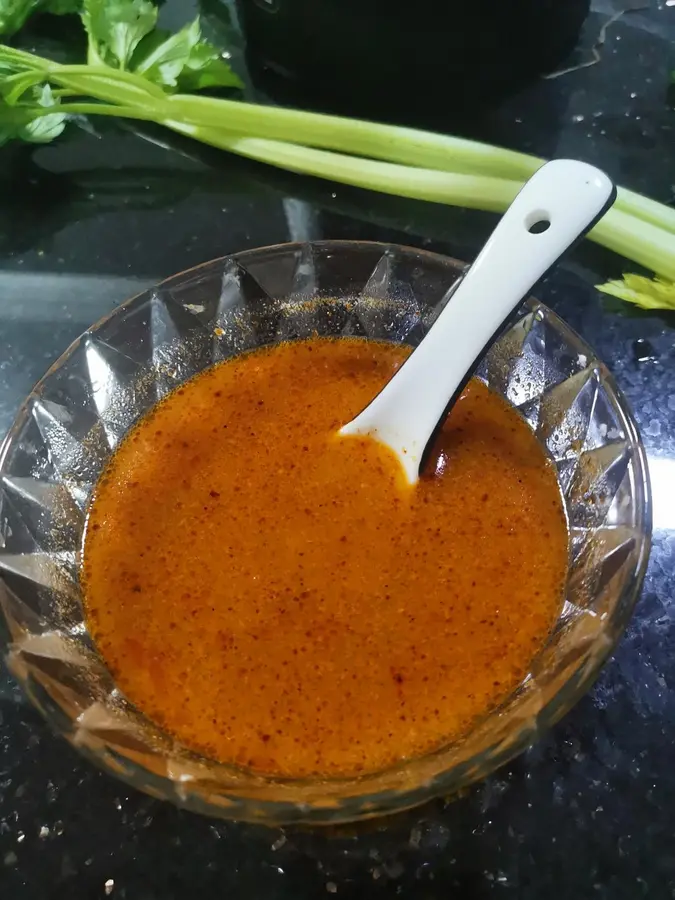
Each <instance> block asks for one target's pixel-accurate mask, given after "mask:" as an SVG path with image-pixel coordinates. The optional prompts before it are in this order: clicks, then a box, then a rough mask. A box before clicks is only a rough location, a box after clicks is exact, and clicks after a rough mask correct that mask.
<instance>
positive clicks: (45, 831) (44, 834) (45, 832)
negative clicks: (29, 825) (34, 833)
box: [38, 825, 49, 840]
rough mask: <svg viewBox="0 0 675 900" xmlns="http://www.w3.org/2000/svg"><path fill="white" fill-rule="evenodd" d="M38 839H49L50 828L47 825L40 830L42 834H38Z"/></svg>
mask: <svg viewBox="0 0 675 900" xmlns="http://www.w3.org/2000/svg"><path fill="white" fill-rule="evenodd" d="M38 837H40V838H42V840H44V839H45V838H48V837H49V828H48V826H47V825H43V826H42V828H41V829H40V832H39V834H38Z"/></svg>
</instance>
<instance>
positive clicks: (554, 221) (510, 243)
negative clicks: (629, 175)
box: [339, 159, 616, 484]
mask: <svg viewBox="0 0 675 900" xmlns="http://www.w3.org/2000/svg"><path fill="white" fill-rule="evenodd" d="M615 196H616V189H615V188H614V185H613V184H612V182H611V181H610V180H609V178H608V177H607V176H606V175H605V174H604V173H603V172H601V171H600V170H599V169H596V168H594V167H593V166H589V165H587V164H586V163H582V162H576V161H574V160H570V159H559V160H554V161H553V162H549V163H547V164H546V165H544V166H542V167H541V169H539V170H538V171H537V172H536V173H535V174H534V175H533V176H532V178H530V180H529V181H528V182H527V184H525V186H524V187H523V189H522V190H521V191H520V193H519V194H518V196H517V197H516V199H515V200H514V201H513V203H512V204H511V206H510V207H509V209H508V210H507V212H506V213H505V215H504V216H503V218H502V219H501V220H500V222H499V224H498V225H497V227H496V228H495V230H494V232H493V233H492V236H491V237H490V239H489V240H488V242H487V244H486V245H485V247H483V249H482V250H481V252H480V254H479V256H478V257H477V259H476V261H475V262H474V264H473V265H472V266H471V268H470V269H469V270H468V271H467V272H466V274H465V275H464V276H463V278H462V280H461V281H460V283H459V286H458V287H457V289H456V290H455V292H454V293H453V294H452V297H451V298H450V300H449V301H448V302H447V304H446V306H445V308H444V309H443V311H442V312H441V313H440V315H439V317H438V319H437V320H436V322H435V323H434V325H433V326H432V328H431V329H430V330H429V332H428V334H427V335H426V336H425V337H424V339H423V340H422V341H421V343H420V345H419V346H418V347H417V349H416V350H415V352H414V353H413V354H412V355H411V356H410V357H409V358H408V359H407V360H406V362H405V364H404V365H403V366H401V368H400V369H399V370H398V372H397V373H396V374H395V375H394V377H393V378H392V379H391V381H389V382H388V384H387V385H386V386H385V387H384V388H383V390H382V391H381V392H380V393H379V394H378V395H377V397H375V399H374V400H373V401H372V402H371V403H370V404H369V405H368V406H367V407H366V408H365V409H364V410H363V412H362V413H360V414H359V415H358V416H357V417H356V418H355V419H353V420H352V421H351V422H348V423H347V424H346V425H344V426H343V427H342V428H341V429H340V432H339V434H342V435H370V436H372V437H373V438H375V439H376V440H378V441H381V442H382V443H383V444H386V445H387V446H388V447H390V448H391V449H392V450H393V451H394V453H395V454H396V455H397V456H398V458H399V460H400V461H401V465H402V466H403V469H404V471H405V474H406V476H407V478H408V480H409V481H410V483H411V484H415V482H416V481H417V478H418V475H419V467H420V463H421V461H422V458H423V454H424V451H425V448H426V446H427V444H428V443H429V440H430V439H431V437H432V435H433V434H434V431H435V429H436V426H437V425H438V424H439V422H440V421H441V420H442V419H443V418H444V417H445V414H446V412H447V411H448V409H449V407H450V406H451V405H452V403H453V402H454V400H455V399H456V398H457V397H458V396H459V393H460V392H461V390H462V388H463V387H464V385H465V384H466V382H467V380H468V379H469V377H470V376H471V374H472V373H473V372H474V370H475V368H476V366H477V365H478V363H479V362H480V360H481V358H482V356H483V354H484V352H485V350H486V348H487V346H488V345H489V344H490V343H492V341H493V340H494V339H495V338H496V337H497V335H498V334H499V332H500V331H501V329H502V328H503V327H504V325H505V324H506V321H507V320H508V319H509V318H510V316H511V315H512V313H513V312H514V309H515V308H516V307H517V306H518V305H519V304H520V302H521V300H522V299H523V297H524V296H525V295H526V294H527V293H528V291H529V290H530V289H531V288H532V287H533V285H534V284H536V282H537V281H539V279H540V278H541V277H542V275H544V273H545V272H547V271H548V269H550V268H551V266H552V265H553V264H554V263H555V262H557V260H558V258H559V257H560V256H561V255H562V254H563V253H564V252H565V250H567V249H568V248H569V247H570V246H571V245H572V244H573V243H574V242H575V241H576V240H577V239H578V238H579V237H580V236H581V235H583V234H584V233H585V232H586V231H588V230H589V229H590V228H591V227H592V226H593V225H594V224H595V223H596V222H597V220H598V219H599V218H600V217H601V216H602V215H603V214H604V213H605V212H606V211H607V210H608V209H609V207H610V206H611V205H612V203H613V202H614V198H615Z"/></svg>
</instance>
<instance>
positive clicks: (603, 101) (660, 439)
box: [0, 0, 675, 900]
mask: <svg viewBox="0 0 675 900" xmlns="http://www.w3.org/2000/svg"><path fill="white" fill-rule="evenodd" d="M671 2H672V0H671ZM620 5H623V6H624V7H625V6H626V5H631V4H626V3H625V2H624V3H623V4H618V2H611V0H599V2H597V3H596V4H595V12H594V13H593V14H592V16H591V18H590V19H589V21H588V23H587V26H586V30H585V33H584V39H583V47H585V48H588V47H589V46H590V45H591V44H592V43H593V41H594V39H595V38H596V36H597V34H598V31H599V28H600V26H601V25H602V23H603V22H604V21H606V20H607V18H608V15H610V14H611V12H612V10H614V9H616V8H618V6H620ZM632 5H633V6H642V7H645V6H646V7H648V8H641V9H639V10H637V11H633V12H629V13H626V14H625V15H624V16H623V17H621V18H620V19H618V20H617V21H615V22H614V23H613V24H611V25H610V27H609V28H608V30H607V38H606V43H605V45H604V47H603V49H602V56H601V61H600V62H599V63H598V64H597V65H595V66H593V67H591V68H586V69H583V70H580V71H577V72H573V73H570V74H567V75H563V76H561V77H560V78H557V79H553V80H549V81H542V82H541V83H539V84H537V85H535V86H533V87H532V88H530V89H529V90H527V91H526V92H524V93H523V94H521V95H520V96H518V97H515V98H513V99H512V100H509V101H508V102H507V103H505V104H503V105H502V106H501V107H500V109H499V110H498V111H496V112H493V113H492V114H490V115H486V116H484V117H481V119H480V120H478V119H477V120H476V121H475V122H474V123H472V125H471V126H470V127H469V126H466V127H464V126H463V129H464V131H465V133H471V134H476V135H480V136H483V137H485V138H488V139H490V140H492V141H495V142H500V143H503V144H505V145H508V146H510V147H514V148H518V149H525V150H527V151H530V152H535V153H539V154H542V155H548V156H551V155H563V154H567V155H572V156H578V157H580V158H583V159H586V160H588V161H591V162H594V163H597V164H599V165H601V166H604V167H605V168H606V169H607V171H608V172H609V173H610V174H611V175H612V176H614V177H616V178H617V180H619V181H620V182H621V183H623V184H625V185H626V186H629V187H632V188H635V189H638V190H642V191H644V192H647V193H649V194H651V195H652V196H654V197H656V198H657V199H659V200H662V201H666V202H672V200H673V197H674V191H675V187H674V185H675V135H674V126H675V113H673V111H672V110H671V109H670V108H669V106H668V103H667V98H666V87H667V80H668V72H669V71H670V69H672V68H675V48H674V46H673V43H672V42H673V40H674V39H675V6H669V5H667V4H666V3H665V2H664V3H663V4H662V5H658V4H657V3H656V2H652V3H650V4H638V3H633V4H632ZM174 8H175V4H174ZM587 57H588V53H587V50H585V51H584V50H583V48H582V50H581V51H580V52H579V60H583V59H584V58H587ZM447 127H448V130H452V127H453V125H452V121H451V118H450V117H449V118H448V125H447ZM179 149H180V150H181V151H182V152H181V153H178V152H175V151H170V150H164V149H162V148H160V147H158V146H154V145H152V144H150V143H148V142H146V141H143V140H140V139H139V138H138V137H136V136H135V135H133V134H131V133H129V132H118V131H115V130H114V129H113V128H112V127H111V126H108V127H107V128H106V131H105V132H103V133H102V135H101V137H100V138H97V137H91V136H87V135H83V134H76V135H73V136H72V137H71V138H70V139H69V140H67V141H64V142H63V143H61V144H60V145H58V146H54V147H46V148H41V149H33V150H26V149H24V148H14V147H6V148H4V149H3V151H2V154H1V155H0V432H3V433H4V432H5V431H6V429H7V428H8V427H9V425H10V423H11V420H12V417H13V415H14V413H15V411H16V408H17V406H18V404H19V402H20V400H21V398H22V397H23V396H24V395H25V394H26V393H27V391H28V390H29V389H30V387H31V386H32V384H33V383H34V382H35V380H36V379H37V378H38V377H39V376H40V375H41V374H42V373H43V372H44V370H45V369H46V368H47V367H48V365H49V364H50V363H51V362H52V361H53V360H54V359H55V358H56V357H57V356H58V355H60V353H61V352H62V351H63V350H64V349H65V347H66V346H67V345H68V343H69V342H70V341H71V340H72V339H73V338H75V337H76V336H77V335H78V334H79V333H80V332H81V331H82V330H83V329H84V328H85V327H86V326H88V325H89V324H90V323H91V322H93V321H94V320H95V319H97V318H98V317H99V316H100V315H101V314H103V313H104V312H106V311H107V310H108V309H110V308H111V307H112V306H113V305H115V304H117V303H118V302H119V301H121V300H123V299H125V298H126V297H128V296H129V295H131V294H133V293H135V292H136V291H137V290H138V289H140V288H141V287H143V286H145V285H147V284H149V283H151V282H154V281H156V280H157V279H159V278H160V277H164V276H166V275H169V274H171V273H172V272H175V271H178V270H180V269H182V268H185V267H188V266H191V265H194V264H196V263H198V262H201V261H203V260H207V259H210V258H213V257H215V256H220V255H222V254H225V253H228V252H230V251H234V250H239V249H243V248H246V247H253V246H258V245H262V244H266V243H272V242H276V241H283V240H288V239H303V238H319V237H329V238H361V239H376V240H390V241H397V242H401V243H408V244H413V245H418V246H424V247H429V248H431V249H435V250H438V251H441V252H446V253H449V254H452V255H455V256H460V257H465V258H468V257H470V256H472V255H473V254H474V253H475V252H476V250H477V248H478V247H479V246H480V243H481V241H482V240H483V239H484V238H485V236H486V235H487V233H488V230H489V228H490V227H491V225H492V224H493V219H492V218H491V217H490V216H484V215H478V214H470V213H467V212H459V211H453V210H446V209H442V208H440V207H434V206H431V205H429V206H426V205H424V204H421V203H414V202H404V201H401V200H397V199H394V198H385V197H375V196H373V195H369V194H366V193H363V192H359V191H355V190H348V189H346V188H342V187H339V186H333V185H330V184H327V183H322V182H313V181H308V180H303V179H300V178H295V177H293V176H290V175H284V174H280V173H273V172H268V171H266V170H265V169H263V168H262V167H258V166H253V165H247V164H243V163H241V162H240V161H236V160H229V159H227V158H223V157H222V156H219V155H218V154H216V153H204V154H201V153H196V155H195V157H194V158H188V157H187V156H185V155H183V154H184V151H186V150H188V149H189V148H188V145H187V144H182V145H180V148H179ZM623 267H624V266H623V263H622V262H621V260H619V259H618V258H617V257H614V256H612V255H611V254H609V253H605V252H602V251H600V250H598V249H597V248H593V247H591V246H590V245H586V246H584V247H582V248H580V249H579V250H578V251H576V253H575V255H574V256H573V257H572V258H571V259H570V260H569V261H568V262H567V263H565V265H564V266H563V267H562V268H560V269H559V270H558V271H557V272H556V273H555V274H554V275H553V276H552V277H550V278H549V279H548V280H547V281H546V283H545V284H544V285H543V286H542V288H541V290H540V291H539V296H540V297H541V299H542V300H544V301H545V302H546V303H549V304H550V305H552V306H553V307H554V308H555V309H556V310H557V311H558V312H559V313H560V314H561V315H563V317H565V318H566V319H567V320H568V321H569V322H570V323H571V324H572V326H573V327H574V328H576V329H577V330H578V331H580V332H581V333H582V334H583V335H584V337H585V338H586V339H587V340H588V341H589V342H590V343H591V344H593V345H594V346H595V348H596V350H597V352H598V354H599V356H600V357H601V358H602V359H603V360H604V361H605V362H606V363H607V364H608V365H609V366H610V368H611V369H612V370H613V371H614V373H615V375H616V378H617V380H618V382H619V384H620V386H621V388H622V389H623V390H624V391H625V393H626V395H627V396H628V398H629V400H630V401H631V403H632V404H633V407H634V409H635V412H636V416H637V418H638V421H639V423H640V425H641V427H642V433H643V437H644V440H645V443H646V445H647V448H648V452H649V458H650V464H651V472H652V480H653V488H654V501H655V503H654V523H655V536H654V546H653V552H652V557H651V562H650V567H649V572H648V576H647V580H646V582H645V587H644V592H643V596H642V599H641V600H640V602H639V604H638V608H637V611H636V614H635V616H634V619H633V621H632V624H631V626H630V628H629V629H628V633H627V635H626V637H625V639H624V640H623V642H622V643H621V645H620V647H619V649H618V651H617V652H616V653H615V655H614V657H613V659H612V660H611V661H610V662H609V663H608V665H607V666H606V668H605V669H604V671H603V673H602V674H601V676H600V678H599V679H598V682H597V684H596V686H595V688H594V690H593V691H592V692H591V693H590V694H589V695H588V696H587V697H586V698H585V699H584V700H582V701H581V702H580V703H579V704H578V705H577V707H576V708H575V709H574V710H573V711H572V712H571V713H570V714H569V715H568V716H567V717H566V718H565V720H564V721H562V722H561V723H559V725H558V726H557V727H556V728H554V729H553V731H551V732H550V733H549V734H548V735H547V736H546V737H545V738H544V740H542V741H541V743H539V744H538V745H537V746H535V747H534V748H532V749H531V750H530V751H529V752H528V753H526V754H525V755H524V756H522V757H520V758H519V759H517V760H515V761H514V762H513V763H512V764H511V765H509V766H508V767H507V768H505V769H504V770H502V771H500V772H498V773H497V774H496V775H495V776H493V777H492V778H490V779H489V780H488V781H487V782H485V783H484V784H482V785H479V786H477V787H476V788H475V789H473V790H472V791H471V792H470V793H469V794H468V795H467V796H465V797H463V798H461V799H458V800H455V801H453V802H445V803H444V802H440V801H439V802H437V803H435V804H432V805H430V806H429V807H426V808H423V809H420V810H417V811H414V812H412V813H408V814H405V815H403V816H401V817H398V818H395V819H391V820H388V821H383V822H379V823H374V824H371V825H370V826H368V827H367V828H365V829H364V828H360V829H358V830H356V831H350V830H348V829H345V830H343V831H341V832H338V833H335V832H333V833H324V832H310V831H288V832H286V833H283V832H281V831H279V830H274V831H269V830H266V829H264V828H259V827H253V826H248V825H237V824H222V823H218V822H213V821H210V820H207V819H201V818H199V817H196V816H193V815H191V814H188V813H185V812H182V811H179V810H177V809H174V808H172V807H170V806H168V805H163V804H161V803H159V802H157V801H154V800H151V799H149V798H147V797H145V796H143V795H141V794H138V793H135V792H133V791H130V790H128V789H127V788H125V787H124V786H123V785H122V784H120V783H117V782H115V781H113V780H112V779H111V778H109V777H108V776H105V775H103V774H101V773H99V772H97V771H96V770H94V769H93V768H91V767H90V765H89V764H88V763H85V762H84V761H83V760H81V759H80V758H79V757H78V756H77V754H76V753H75V751H74V750H72V749H71V748H70V747H69V746H67V745H66V744H65V743H64V742H63V741H62V740H60V739H59V738H56V737H54V736H53V735H52V734H51V733H50V732H49V730H48V729H47V727H46V726H45V725H44V724H43V722H42V720H41V719H40V717H39V715H38V714H37V713H36V712H34V711H33V710H32V708H31V707H30V706H29V705H28V704H27V703H26V701H25V700H24V699H23V697H22V696H21V694H20V692H19V691H18V689H17V688H16V687H15V686H14V684H13V682H12V681H11V679H10V678H9V676H7V675H6V674H4V673H0V896H2V897H3V898H4V897H8V898H9V897H11V898H13V900H42V898H66V897H67V898H75V900H88V898H96V897H106V896H112V897H113V898H118V897H119V898H127V900H174V898H175V900H178V898H184V897H185V898H188V897H189V898H191V900H192V898H194V900H198V898H216V897H218V898H219V897H228V898H245V897H246V898H248V897H255V898H259V900H267V898H305V897H307V898H309V897H312V898H316V897H322V896H324V895H326V894H337V895H338V896H339V897H349V898H361V897H366V896H368V897H379V896H382V897H389V896H392V897H393V896H402V897H415V898H424V900H436V898H438V900H441V898H448V897H453V898H454V897H457V898H462V900H464V898H487V897H493V896H494V897H496V898H502V897H503V898H541V897H551V898H556V900H568V898H569V900H582V898H607V900H624V898H626V900H634V898H639V897H649V898H651V900H659V898H670V897H674V896H675V840H674V835H675V772H674V768H673V744H674V742H675V586H674V576H675V330H674V328H673V326H674V324H675V318H660V317H658V316H647V315H644V314H630V315H626V314H623V313H622V312H619V311H618V307H617V306H616V305H613V304H611V303H607V302H604V301H602V300H601V298H600V295H599V294H597V293H596V292H595V291H594V290H593V287H592V285H593V284H594V283H595V282H597V281H598V280H601V279H604V278H606V277H608V276H616V275H618V274H620V272H621V271H622V269H623Z"/></svg>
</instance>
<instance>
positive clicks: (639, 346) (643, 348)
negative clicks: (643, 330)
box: [633, 338, 657, 362]
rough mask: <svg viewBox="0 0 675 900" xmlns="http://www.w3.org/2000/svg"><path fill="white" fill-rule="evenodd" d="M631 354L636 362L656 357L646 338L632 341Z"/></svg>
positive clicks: (647, 360)
mask: <svg viewBox="0 0 675 900" xmlns="http://www.w3.org/2000/svg"><path fill="white" fill-rule="evenodd" d="M633 356H634V357H635V361H636V362H649V361H650V360H655V359H656V358H657V356H656V351H655V350H654V347H653V346H652V344H651V342H650V341H648V340H647V339H646V338H637V340H635V341H633Z"/></svg>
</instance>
